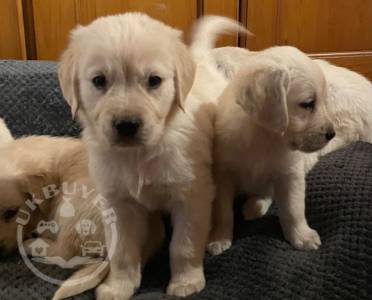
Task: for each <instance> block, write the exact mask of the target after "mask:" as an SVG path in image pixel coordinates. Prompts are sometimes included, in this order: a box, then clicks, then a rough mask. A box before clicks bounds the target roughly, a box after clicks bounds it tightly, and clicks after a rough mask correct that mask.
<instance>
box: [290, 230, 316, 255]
mask: <svg viewBox="0 0 372 300" xmlns="http://www.w3.org/2000/svg"><path fill="white" fill-rule="evenodd" d="M286 238H287V240H288V241H289V242H290V243H291V244H292V246H293V247H295V248H296V249H299V250H316V249H318V248H319V247H320V245H321V244H322V243H321V241H320V237H319V234H318V233H317V232H316V231H315V230H313V229H311V228H310V227H307V228H301V229H299V228H293V229H292V230H290V232H288V234H286Z"/></svg>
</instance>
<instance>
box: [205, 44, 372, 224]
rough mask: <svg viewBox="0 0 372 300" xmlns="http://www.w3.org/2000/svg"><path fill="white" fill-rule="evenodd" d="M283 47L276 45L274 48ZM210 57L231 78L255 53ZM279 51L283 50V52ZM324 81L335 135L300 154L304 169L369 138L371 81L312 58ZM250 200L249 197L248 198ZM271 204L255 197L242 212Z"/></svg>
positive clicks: (249, 215)
mask: <svg viewBox="0 0 372 300" xmlns="http://www.w3.org/2000/svg"><path fill="white" fill-rule="evenodd" d="M281 49H283V50H284V51H285V49H287V48H286V47H283V48H281V47H279V48H276V51H281ZM210 54H211V57H213V60H214V61H215V65H216V66H217V68H218V69H219V70H220V71H221V72H222V73H223V74H224V75H225V77H226V78H227V79H228V80H231V79H232V78H233V77H234V76H235V75H236V74H237V73H238V72H239V71H241V70H244V69H249V68H250V67H251V65H250V63H251V62H252V60H251V59H249V58H250V57H252V56H254V55H256V54H257V52H254V51H248V50H246V49H242V48H237V47H223V48H217V49H213V50H212V51H211V52H210ZM283 55H285V53H284V52H283ZM301 56H302V58H303V59H304V60H308V58H307V57H306V55H305V54H301V53H299V55H298V58H299V59H301ZM313 64H314V65H317V66H318V67H319V68H320V69H321V71H322V73H323V76H324V78H325V81H326V94H327V97H326V98H325V101H324V102H325V105H326V107H327V112H328V115H329V118H330V119H331V122H332V123H333V125H334V129H335V131H336V137H335V138H334V139H332V140H331V141H330V142H329V143H328V144H327V146H326V147H324V148H322V149H321V150H320V151H316V152H314V153H310V154H306V155H304V156H303V159H304V163H305V172H306V173H307V172H308V171H310V170H311V169H312V167H313V166H314V165H315V164H316V162H317V161H318V158H319V157H320V156H322V155H325V154H327V153H330V152H331V151H334V150H337V149H339V148H341V147H344V146H346V145H348V144H350V143H352V142H355V141H365V142H369V143H371V142H372V119H371V115H372V97H371V95H372V84H371V82H370V81H369V80H367V79H366V78H365V77H363V76H361V75H360V74H358V73H356V72H353V71H351V70H348V69H346V68H342V67H338V66H335V65H332V64H330V63H328V62H326V61H324V60H313ZM251 200H252V199H251ZM270 205H271V199H270V198H267V199H265V201H263V200H262V199H257V201H250V202H248V203H247V205H246V207H245V210H244V215H245V217H246V219H254V218H257V217H261V216H262V215H264V214H265V213H266V212H267V210H268V208H269V207H270Z"/></svg>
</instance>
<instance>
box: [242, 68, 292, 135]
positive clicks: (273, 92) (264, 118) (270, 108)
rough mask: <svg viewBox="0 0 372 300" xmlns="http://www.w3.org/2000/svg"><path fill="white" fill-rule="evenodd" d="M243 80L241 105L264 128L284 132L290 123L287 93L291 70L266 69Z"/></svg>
mask: <svg viewBox="0 0 372 300" xmlns="http://www.w3.org/2000/svg"><path fill="white" fill-rule="evenodd" d="M243 77H245V76H243ZM243 77H239V79H237V80H240V91H238V95H237V103H238V104H239V105H240V106H241V107H242V108H243V109H244V110H245V111H246V112H247V113H248V114H249V115H250V116H251V117H252V118H253V119H254V120H255V121H256V122H257V123H258V124H259V125H261V126H262V127H265V128H266V129H269V130H272V131H275V132H277V133H281V134H282V133H284V132H285V131H286V130H287V127H288V122H289V120H288V109H287V92H288V87H289V80H290V78H289V72H288V70H286V69H285V68H281V67H273V66H269V67H266V66H265V67H264V68H262V69H259V70H257V71H256V72H253V73H250V74H249V76H246V77H245V78H243ZM242 80H244V82H242Z"/></svg>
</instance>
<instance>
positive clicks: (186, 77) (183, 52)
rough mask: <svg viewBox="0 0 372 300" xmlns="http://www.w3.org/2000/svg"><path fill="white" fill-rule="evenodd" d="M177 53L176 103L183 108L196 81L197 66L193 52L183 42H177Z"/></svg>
mask: <svg viewBox="0 0 372 300" xmlns="http://www.w3.org/2000/svg"><path fill="white" fill-rule="evenodd" d="M175 55H176V59H175V65H176V66H175V88H176V103H177V104H178V106H179V107H180V108H181V109H182V110H183V109H184V103H185V100H186V97H187V95H188V94H189V92H190V90H191V87H192V85H193V83H194V78H195V69H196V67H195V62H194V60H193V58H192V56H191V53H190V52H189V50H188V49H187V47H186V46H185V45H184V44H183V43H181V42H177V45H176V53H175Z"/></svg>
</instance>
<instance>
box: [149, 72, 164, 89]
mask: <svg viewBox="0 0 372 300" xmlns="http://www.w3.org/2000/svg"><path fill="white" fill-rule="evenodd" d="M161 82H162V79H161V78H160V77H159V76H156V75H151V76H150V77H149V79H148V83H147V84H148V86H149V87H150V88H152V89H157V88H158V87H159V86H160V85H161Z"/></svg>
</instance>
